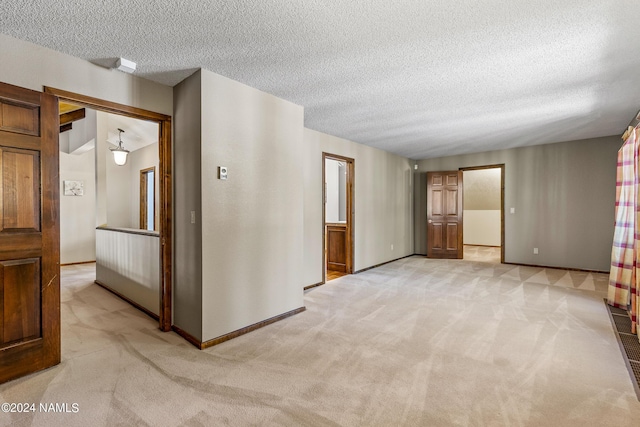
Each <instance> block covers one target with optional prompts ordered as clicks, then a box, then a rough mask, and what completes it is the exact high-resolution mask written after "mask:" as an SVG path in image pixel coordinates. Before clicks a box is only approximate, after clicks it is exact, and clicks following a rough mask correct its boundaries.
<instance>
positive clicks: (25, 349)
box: [0, 83, 60, 383]
mask: <svg viewBox="0 0 640 427" xmlns="http://www.w3.org/2000/svg"><path fill="white" fill-rule="evenodd" d="M58 132H59V126H58V102H57V98H56V97H54V96H52V95H49V94H44V93H40V92H36V91H32V90H28V89H22V88H19V87H16V86H11V85H7V84H3V83H0V307H1V309H2V313H1V314H0V322H1V324H0V383H2V382H5V381H8V380H11V379H14V378H18V377H20V376H23V375H26V374H29V373H32V372H35V371H38V370H41V369H45V368H48V367H50V366H53V365H55V364H57V363H59V362H60V265H59V261H60V240H59V233H60V231H59V228H60V222H59V197H60V196H59V188H58V186H59V176H58V168H59V159H58V157H59V151H58Z"/></svg>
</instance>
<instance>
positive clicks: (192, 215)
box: [191, 211, 196, 224]
mask: <svg viewBox="0 0 640 427" xmlns="http://www.w3.org/2000/svg"><path fill="white" fill-rule="evenodd" d="M195 223H196V211H191V224H195Z"/></svg>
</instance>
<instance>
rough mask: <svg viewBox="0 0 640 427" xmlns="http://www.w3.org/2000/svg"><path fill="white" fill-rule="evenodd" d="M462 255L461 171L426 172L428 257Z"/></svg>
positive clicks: (460, 257)
mask: <svg viewBox="0 0 640 427" xmlns="http://www.w3.org/2000/svg"><path fill="white" fill-rule="evenodd" d="M462 255H463V243H462V171H450V172H427V256H428V257H429V258H457V259H462Z"/></svg>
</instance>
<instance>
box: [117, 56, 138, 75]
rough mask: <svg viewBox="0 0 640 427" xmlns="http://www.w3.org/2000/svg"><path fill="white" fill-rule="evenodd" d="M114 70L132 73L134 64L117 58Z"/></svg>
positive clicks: (134, 68)
mask: <svg viewBox="0 0 640 427" xmlns="http://www.w3.org/2000/svg"><path fill="white" fill-rule="evenodd" d="M116 69H118V70H120V71H124V72H125V73H133V72H134V71H135V70H136V63H135V62H133V61H129V60H128V59H124V58H119V59H118V62H116Z"/></svg>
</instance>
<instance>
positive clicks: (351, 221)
mask: <svg viewBox="0 0 640 427" xmlns="http://www.w3.org/2000/svg"><path fill="white" fill-rule="evenodd" d="M327 159H332V160H338V161H343V162H345V163H346V164H347V165H348V166H347V180H346V181H347V194H346V199H347V262H346V270H347V271H346V272H347V274H352V273H353V264H354V262H353V260H354V254H355V233H354V231H355V209H354V204H355V200H354V196H353V193H354V188H355V178H356V176H355V175H356V174H355V164H356V161H355V159H352V158H351V157H345V156H341V155H339V154H331V153H327V152H324V151H323V152H322V183H321V184H322V193H321V194H322V283H326V282H327V253H326V251H327V231H326V225H327V223H326V222H325V221H326V208H325V204H326V203H325V191H326V188H325V185H324V184H325V181H326V171H325V163H326V162H325V161H326V160H327Z"/></svg>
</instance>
